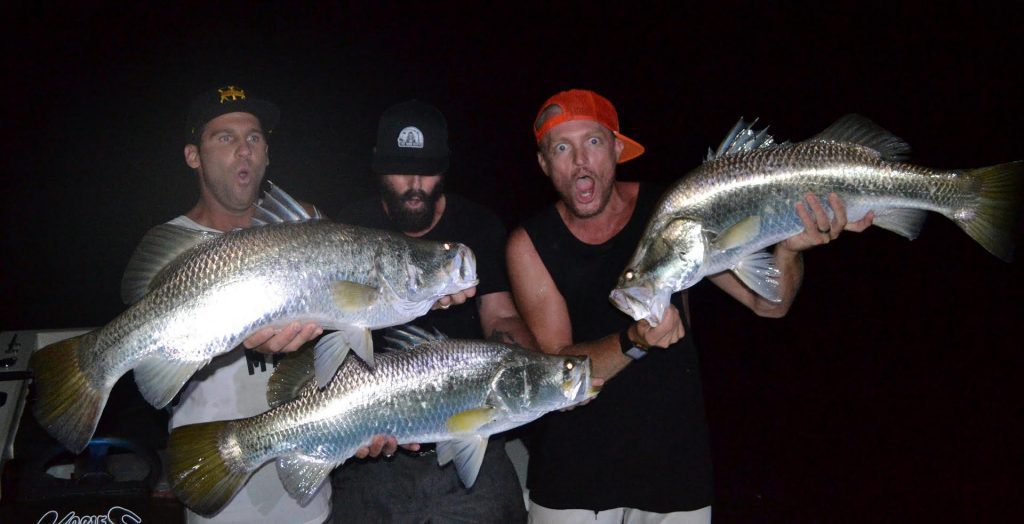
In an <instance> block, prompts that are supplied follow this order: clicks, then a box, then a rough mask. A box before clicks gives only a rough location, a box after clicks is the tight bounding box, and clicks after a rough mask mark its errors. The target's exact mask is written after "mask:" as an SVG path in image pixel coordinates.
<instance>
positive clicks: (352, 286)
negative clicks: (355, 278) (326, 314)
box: [331, 280, 380, 311]
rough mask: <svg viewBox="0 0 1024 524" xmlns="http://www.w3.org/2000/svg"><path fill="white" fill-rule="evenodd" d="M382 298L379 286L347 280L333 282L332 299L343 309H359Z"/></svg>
mask: <svg viewBox="0 0 1024 524" xmlns="http://www.w3.org/2000/svg"><path fill="white" fill-rule="evenodd" d="M379 298H380V291H379V290H378V289H377V288H374V287H370V286H365V285H363V284H357V283H355V282H350V281H347V280H338V281H335V282H331V299H332V300H333V301H334V305H335V306H337V307H338V309H340V310H342V311H359V310H362V309H365V308H368V307H370V306H372V305H373V304H375V303H376V302H377V300H378V299H379Z"/></svg>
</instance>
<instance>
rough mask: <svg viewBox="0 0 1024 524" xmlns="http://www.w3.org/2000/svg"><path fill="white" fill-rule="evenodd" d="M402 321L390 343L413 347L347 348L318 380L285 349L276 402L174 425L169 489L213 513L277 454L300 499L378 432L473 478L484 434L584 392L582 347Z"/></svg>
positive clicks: (469, 481) (275, 383)
mask: <svg viewBox="0 0 1024 524" xmlns="http://www.w3.org/2000/svg"><path fill="white" fill-rule="evenodd" d="M407 329H408V331H406V332H400V333H401V335H402V336H403V338H404V341H403V342H402V343H401V345H404V346H415V347H410V348H406V349H401V350H398V351H392V352H388V353H385V354H383V355H379V356H378V357H377V361H376V365H375V366H374V368H373V369H370V368H369V367H367V366H366V365H364V364H363V363H362V362H360V361H358V360H355V359H352V358H349V359H348V360H347V361H346V362H345V364H344V365H343V366H342V368H341V369H340V370H339V371H338V373H337V375H336V376H335V377H334V378H333V380H332V381H331V382H330V383H329V384H328V385H327V387H326V388H324V389H319V388H316V387H313V386H312V384H311V383H309V384H306V382H307V381H309V374H308V373H307V372H306V371H307V370H308V369H309V365H310V364H311V358H310V356H309V355H308V353H307V354H302V353H300V354H299V355H295V356H289V357H288V358H287V359H285V361H283V362H282V363H281V364H280V365H279V366H278V369H277V370H276V371H275V375H274V377H273V378H272V379H271V388H270V391H269V393H268V397H269V400H270V403H271V405H272V406H273V405H276V406H277V407H275V408H273V409H271V410H270V411H268V412H266V413H264V414H261V415H258V416H255V417H251V418H247V419H239V420H234V421H222V422H211V423H206V424H196V425H191V426H183V427H180V428H176V429H175V430H174V431H172V433H171V437H170V440H169V442H168V455H169V461H168V462H169V479H170V481H171V484H172V487H173V488H174V490H175V493H176V494H177V495H178V497H179V499H181V500H182V501H183V502H184V503H185V504H186V505H188V506H189V507H190V508H192V510H193V511H196V512H197V513H200V514H203V515H212V514H215V513H216V512H217V511H219V510H220V508H222V507H223V506H224V505H225V504H227V503H228V502H229V501H230V500H231V498H232V497H233V496H234V494H235V493H236V492H237V491H238V489H240V488H241V486H242V485H243V484H244V482H245V480H246V479H247V478H248V476H249V475H250V474H251V473H252V472H253V471H255V470H256V469H257V468H258V467H259V466H261V465H262V464H264V463H265V462H267V461H270V460H275V459H276V460H277V468H278V472H279V474H280V477H281V479H282V482H283V484H284V485H285V487H286V488H287V489H288V491H289V492H290V493H291V494H292V496H293V497H295V498H297V499H298V500H299V501H300V503H304V502H305V501H306V500H308V499H309V497H311V496H312V495H313V494H314V493H315V492H316V489H317V488H318V486H319V485H320V483H321V482H322V481H323V479H324V478H325V477H326V476H327V474H329V473H330V471H331V470H332V469H333V468H335V467H336V466H338V465H339V464H341V463H342V462H344V461H345V460H346V459H348V458H349V457H351V456H352V455H353V454H354V453H355V451H356V450H357V449H358V448H360V447H361V446H365V445H367V444H368V443H369V442H370V440H371V438H372V437H373V436H374V435H378V434H389V435H394V436H396V437H397V438H398V441H399V443H411V442H417V443H425V442H437V443H438V447H437V453H438V462H439V464H441V465H444V464H446V463H447V462H449V461H454V463H455V467H456V468H457V471H458V473H459V475H460V478H461V479H462V481H463V483H464V484H465V485H466V486H472V485H473V483H474V481H475V479H476V475H477V472H478V471H479V467H480V463H481V461H482V460H483V454H484V452H485V449H486V445H487V440H488V437H489V436H490V435H493V434H495V433H499V432H502V431H506V430H508V429H511V428H514V427H517V426H520V425H522V424H525V423H527V422H530V421H532V420H535V419H536V418H538V417H540V416H542V415H543V414H545V413H547V412H549V411H553V410H556V409H561V408H565V407H568V406H571V405H574V404H577V403H579V402H582V401H584V400H586V399H589V398H591V397H592V396H593V395H594V394H595V392H594V391H593V390H592V389H591V388H590V361H589V359H586V358H585V357H566V356H553V355H545V354H542V353H536V352H529V351H526V350H523V349H520V348H517V347H514V346H509V345H506V344H500V343H496V342H484V341H471V340H448V339H445V338H443V337H441V336H439V335H429V334H427V333H426V332H423V331H422V330H418V329H416V328H412V327H409V328H407ZM303 359H305V360H304V361H303ZM302 384H306V385H304V386H302ZM293 396H294V397H295V398H294V399H293V398H292V397H293ZM382 467H387V465H382Z"/></svg>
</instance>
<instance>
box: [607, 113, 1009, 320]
mask: <svg viewBox="0 0 1024 524" xmlns="http://www.w3.org/2000/svg"><path fill="white" fill-rule="evenodd" d="M908 150H909V148H908V146H907V145H906V143H904V142H903V141H902V140H900V139H898V138H896V137H895V136H893V135H892V134H890V133H888V132H887V131H885V130H884V129H881V128H880V127H878V126H877V125H875V124H873V123H872V122H870V121H868V120H867V119H865V118H863V117H860V116H857V115H848V116H846V117H844V118H842V119H840V120H839V121H837V122H836V123H835V124H833V125H832V126H830V127H829V128H828V129H826V130H825V131H824V132H822V133H821V134H819V135H817V136H816V137H814V138H812V139H811V140H808V141H805V142H800V143H796V144H789V143H786V144H781V145H777V144H775V143H774V142H773V140H772V138H771V137H770V136H767V135H766V134H765V133H764V131H760V132H755V131H753V130H752V124H747V123H746V122H743V121H742V120H741V121H740V123H739V124H737V126H736V127H734V128H733V130H732V131H731V132H730V134H729V136H728V137H727V138H726V140H725V141H724V142H723V143H722V145H721V146H720V147H719V149H718V151H717V152H715V153H709V156H708V160H707V161H706V162H705V163H704V164H703V165H701V166H700V167H698V168H697V169H695V170H694V171H693V172H691V173H690V174H688V175H687V176H686V177H684V178H682V179H681V180H680V181H678V182H677V183H676V184H675V185H673V186H672V188H670V189H669V191H667V192H666V193H665V195H664V196H663V197H662V199H661V201H660V203H659V204H658V207H657V209H656V211H655V212H654V214H653V215H652V217H651V219H650V222H649V223H648V226H647V229H646V231H645V234H644V236H643V238H642V240H641V242H640V245H639V246H637V250H636V252H635V253H634V256H633V258H632V260H631V261H630V263H629V264H628V267H627V268H626V269H625V270H624V271H623V274H622V276H621V277H620V278H619V283H618V285H617V286H616V289H615V290H613V291H612V293H611V300H612V302H613V303H615V305H616V306H617V307H618V308H619V309H621V310H622V311H624V312H626V313H627V314H629V315H630V316H632V317H633V318H634V319H636V320H640V319H644V318H646V319H648V320H649V321H651V322H657V321H658V320H660V318H661V315H662V313H663V312H664V309H665V308H666V307H667V305H668V301H669V297H670V295H671V294H672V293H674V292H677V291H680V290H683V289H686V288H688V287H690V286H692V285H693V284H696V283H697V282H698V281H699V280H700V279H701V278H703V277H704V276H706V275H712V274H715V273H718V272H721V271H733V272H734V273H735V274H736V275H737V277H738V278H739V279H740V280H741V281H743V283H744V284H746V285H747V286H748V287H750V289H752V290H753V291H754V292H756V293H758V294H760V295H762V296H764V297H765V298H768V299H769V300H778V294H777V285H778V281H777V277H778V276H779V275H778V271H777V268H775V266H774V264H773V258H772V256H771V255H770V254H768V253H766V252H762V251H761V250H762V249H764V248H765V247H767V246H770V245H773V244H775V243H778V242H780V241H782V240H785V239H787V238H789V237H792V236H794V235H797V234H799V233H800V232H801V231H802V230H803V228H804V226H803V224H802V222H801V221H800V219H799V216H798V215H797V214H796V212H795V210H794V206H795V204H796V203H797V202H800V201H801V200H802V199H803V197H804V195H805V194H806V193H808V192H813V193H815V194H816V195H818V196H819V198H821V199H822V204H823V206H824V207H825V208H826V210H827V211H828V212H829V213H830V214H832V213H833V212H832V210H831V208H830V207H829V204H828V201H827V199H826V197H827V195H828V194H829V193H832V192H834V193H836V194H838V195H839V196H840V197H841V198H842V199H843V202H844V204H845V206H846V210H847V217H848V219H849V220H851V221H855V220H859V219H861V218H863V217H864V215H865V214H867V212H868V211H874V213H875V219H874V222H873V223H874V224H875V225H877V226H879V227H882V228H885V229H889V230H891V231H894V232H896V233H898V234H900V235H903V236H905V237H907V238H910V239H913V238H916V237H917V235H918V233H919V231H920V229H921V227H922V224H923V222H924V219H925V217H926V215H927V212H928V211H933V212H936V213H939V214H942V215H944V216H946V217H948V218H950V219H952V220H953V221H954V222H956V223H957V225H959V226H960V227H961V228H962V229H964V231H966V232H967V233H968V234H969V235H970V236H971V237H972V238H974V239H975V240H976V241H977V242H979V243H980V244H981V245H982V246H983V247H985V249H987V250H988V251H989V252H991V253H993V254H994V255H996V256H998V257H1000V258H1002V259H1004V260H1009V259H1010V257H1011V253H1012V250H1013V246H1012V241H1011V234H1012V229H1013V225H1014V220H1015V217H1016V209H1017V206H1018V205H1019V202H1018V200H1019V196H1018V195H1019V192H1020V186H1021V172H1022V168H1024V164H1022V163H1021V162H1020V161H1017V162H1010V163H1007V164H1001V165H998V166H992V167H987V168H979V169H964V170H939V169H931V168H926V167H922V166H917V165H914V164H909V163H906V162H902V161H901V160H902V158H903V157H904V156H905V154H906V153H907V151H908Z"/></svg>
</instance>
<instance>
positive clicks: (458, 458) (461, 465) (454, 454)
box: [437, 435, 487, 488]
mask: <svg viewBox="0 0 1024 524" xmlns="http://www.w3.org/2000/svg"><path fill="white" fill-rule="evenodd" d="M486 452H487V437H485V436H483V435H470V436H467V437H463V438H458V439H454V440H446V441H443V442H438V443H437V463H438V464H440V465H442V466H443V465H445V464H447V463H449V462H454V463H455V471H457V472H458V473H459V478H460V479H461V480H462V484H463V485H465V486H466V487H467V488H470V487H473V483H475V482H476V477H477V475H478V474H479V473H480V465H481V464H483V462H484V454H485V453H486Z"/></svg>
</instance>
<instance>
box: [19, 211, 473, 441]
mask: <svg viewBox="0 0 1024 524" xmlns="http://www.w3.org/2000/svg"><path fill="white" fill-rule="evenodd" d="M279 197H280V198H290V197H287V195H283V196H281V195H279ZM296 206H297V204H296ZM299 209H301V208H299ZM126 275H131V276H129V277H126V285H125V290H126V291H125V296H126V298H128V299H130V300H137V301H136V302H135V303H134V304H132V305H131V306H130V307H129V308H128V309H127V310H126V311H125V312H124V313H122V314H121V315H119V316H118V317H116V318H115V319H114V320H112V321H111V322H110V323H109V324H107V325H105V326H103V327H101V328H99V329H98V330H96V331H93V332H90V333H87V334H85V335H82V336H81V337H78V338H73V339H69V340H67V341H63V342H59V343H57V344H54V345H52V346H48V347H47V348H43V349H42V350H40V351H38V352H36V353H35V354H34V355H33V357H32V361H31V364H30V365H31V367H32V369H33V371H34V373H35V383H36V389H37V400H36V402H35V403H34V405H33V409H34V413H35V415H36V418H37V419H38V420H39V421H40V424H41V425H42V426H43V427H44V428H46V429H47V431H48V432H49V433H50V434H51V435H53V436H54V437H55V438H57V439H58V440H60V441H61V443H63V444H64V445H65V446H67V447H68V449H71V450H73V451H79V450H81V449H82V448H84V447H85V445H86V444H87V443H88V440H89V438H90V437H91V436H92V433H93V431H94V430H95V426H96V423H97V421H98V420H99V416H100V413H101V412H102V409H103V406H104V404H105V403H106V399H107V396H108V395H109V392H110V389H111V388H112V387H113V385H114V383H115V382H116V381H117V379H118V378H120V377H121V376H122V375H123V374H125V373H126V372H127V371H128V370H130V369H131V370H134V371H135V380H136V384H137V385H138V386H139V391H140V392H141V393H142V395H143V397H145V398H146V400H147V401H149V402H150V403H151V404H152V405H153V406H155V407H158V408H159V407H163V406H164V405H166V404H167V403H168V402H169V401H170V400H171V399H172V398H173V397H174V395H175V394H176V393H177V391H178V390H179V389H181V386H182V385H184V383H185V381H187V380H188V378H189V377H190V376H192V374H193V373H195V371H197V370H198V369H199V368H201V367H203V366H205V365H206V364H207V363H208V362H209V361H210V359H211V358H213V357H214V356H216V355H219V354H222V353H225V352H227V351H229V350H230V349H232V348H234V347H236V346H237V345H238V344H240V343H241V342H242V341H243V340H244V339H245V338H246V337H248V336H249V335H250V334H252V333H253V332H255V331H256V330H258V329H261V328H263V327H265V326H283V325H286V324H288V323H290V322H292V321H302V322H317V323H319V324H320V325H322V326H324V328H325V329H333V330H337V331H335V332H334V333H331V334H329V335H327V336H325V337H323V338H322V339H321V341H320V342H319V343H318V345H317V353H318V357H320V358H318V359H317V364H316V372H317V378H318V380H319V381H320V382H321V383H326V382H327V380H329V379H330V376H331V375H333V374H334V371H335V370H336V369H337V367H338V366H339V365H340V363H341V362H342V360H343V359H344V356H345V355H346V354H347V352H348V350H349V348H351V349H353V350H354V351H356V353H357V354H359V355H360V356H361V357H363V358H366V359H368V360H369V361H371V362H372V355H373V349H372V342H371V341H370V338H369V332H370V330H371V329H376V328H380V327H387V326H393V325H398V324H402V323H405V322H408V321H409V320H412V319H414V318H416V317H418V316H420V315H422V314H424V313H426V312H427V311H428V310H429V308H430V307H431V305H432V304H433V303H434V302H435V301H436V300H437V299H438V298H440V297H441V296H444V295H446V294H452V293H455V292H458V291H461V290H463V289H466V288H468V287H472V286H474V285H476V265H475V258H474V257H473V254H472V251H470V250H469V248H467V247H466V246H464V245H461V244H454V243H441V242H429V241H424V240H418V239H412V238H408V237H405V236H404V235H400V234H393V233H388V232H384V231H377V230H372V229H365V228H357V227H352V226H347V225H344V224H336V223H331V222H329V221H326V220H306V221H299V222H281V223H273V224H268V225H263V226H259V227H253V228H248V229H240V230H235V231H232V232H229V233H225V234H223V235H215V234H209V233H205V232H196V231H193V230H190V229H187V228H181V227H177V226H173V225H166V224H165V225H161V226H157V228H154V232H153V234H151V235H147V240H146V241H144V242H143V243H142V244H141V245H140V247H139V249H138V250H137V252H136V255H135V256H134V257H133V261H132V263H130V264H129V270H128V271H127V272H126Z"/></svg>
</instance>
